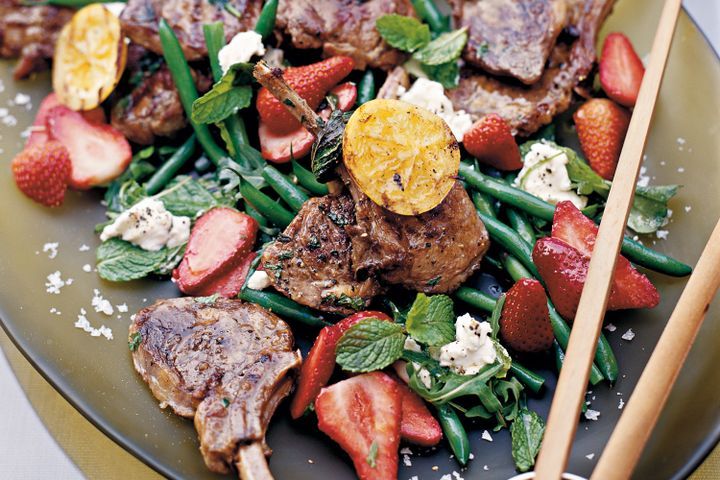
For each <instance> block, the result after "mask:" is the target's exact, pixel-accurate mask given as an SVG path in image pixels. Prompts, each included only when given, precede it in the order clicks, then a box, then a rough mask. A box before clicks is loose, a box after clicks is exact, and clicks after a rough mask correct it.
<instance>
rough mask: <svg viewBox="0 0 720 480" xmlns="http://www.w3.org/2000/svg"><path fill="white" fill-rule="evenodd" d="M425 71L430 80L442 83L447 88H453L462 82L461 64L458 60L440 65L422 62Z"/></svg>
mask: <svg viewBox="0 0 720 480" xmlns="http://www.w3.org/2000/svg"><path fill="white" fill-rule="evenodd" d="M420 68H422V70H423V72H425V73H426V74H427V76H428V77H429V78H430V80H433V81H435V82H438V83H440V84H441V85H442V86H443V87H444V88H446V89H452V88H455V87H457V86H458V83H460V66H459V65H458V62H457V60H451V61H449V62H447V63H441V64H440V65H425V64H420Z"/></svg>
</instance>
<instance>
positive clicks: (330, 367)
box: [290, 311, 392, 418]
mask: <svg viewBox="0 0 720 480" xmlns="http://www.w3.org/2000/svg"><path fill="white" fill-rule="evenodd" d="M366 318H377V319H379V320H386V321H388V322H392V319H391V318H390V317H388V316H387V315H385V314H384V313H382V312H375V311H364V312H358V313H355V314H353V315H350V316H349V317H346V318H344V319H342V320H341V321H340V322H338V323H336V324H335V325H332V326H329V327H325V328H323V329H322V330H320V334H319V335H318V336H317V338H316V339H315V343H313V346H312V348H311V349H310V352H309V353H308V355H307V358H306V359H305V361H304V362H303V364H302V367H301V368H300V375H299V376H298V382H297V390H296V391H295V396H294V397H293V399H292V403H291V404H290V414H291V415H292V417H293V418H300V417H301V416H302V415H303V413H305V410H306V409H307V407H308V406H310V404H312V403H313V402H314V401H315V399H316V398H317V396H318V394H319V393H320V390H321V389H322V388H323V387H324V386H325V385H327V383H328V382H329V381H330V377H332V374H333V371H334V370H335V347H336V346H337V342H338V341H339V340H340V337H342V334H343V333H345V332H346V331H347V329H348V328H350V327H352V326H353V325H355V324H356V323H358V322H359V321H360V320H364V319H366Z"/></svg>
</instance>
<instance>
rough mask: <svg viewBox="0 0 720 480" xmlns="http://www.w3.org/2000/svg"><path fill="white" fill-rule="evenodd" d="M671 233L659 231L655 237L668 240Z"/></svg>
mask: <svg viewBox="0 0 720 480" xmlns="http://www.w3.org/2000/svg"><path fill="white" fill-rule="evenodd" d="M669 233H670V232H669V231H667V230H658V231H657V232H655V236H656V237H657V238H659V239H660V240H667V238H668V234H669Z"/></svg>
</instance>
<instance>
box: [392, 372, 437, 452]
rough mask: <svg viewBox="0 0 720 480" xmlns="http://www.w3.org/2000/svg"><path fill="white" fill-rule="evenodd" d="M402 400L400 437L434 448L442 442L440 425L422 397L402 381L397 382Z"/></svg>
mask: <svg viewBox="0 0 720 480" xmlns="http://www.w3.org/2000/svg"><path fill="white" fill-rule="evenodd" d="M397 383H398V388H399V389H400V398H401V400H402V421H401V422H400V437H401V438H402V439H403V440H405V441H408V442H410V443H414V444H415V445H420V446H423V447H433V446H435V445H437V444H438V443H440V440H442V436H443V434H442V428H441V427H440V423H439V422H438V421H437V419H436V418H435V417H433V415H432V413H430V410H428V408H427V406H426V405H425V402H424V401H423V399H422V398H420V396H419V395H418V394H417V393H415V392H413V391H412V390H411V389H410V387H408V386H407V385H405V384H404V383H403V382H402V381H401V380H398V381H397Z"/></svg>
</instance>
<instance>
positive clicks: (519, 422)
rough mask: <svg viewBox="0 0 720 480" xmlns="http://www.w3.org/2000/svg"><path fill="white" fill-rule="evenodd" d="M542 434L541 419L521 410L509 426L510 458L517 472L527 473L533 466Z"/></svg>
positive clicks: (536, 415)
mask: <svg viewBox="0 0 720 480" xmlns="http://www.w3.org/2000/svg"><path fill="white" fill-rule="evenodd" d="M544 432H545V422H544V421H543V419H542V418H540V416H539V415H538V414H537V413H535V412H533V411H531V410H528V409H527V408H521V409H520V412H519V414H518V417H517V418H516V419H515V421H514V422H513V423H512V425H511V426H510V437H511V438H512V456H513V460H515V466H516V467H517V469H518V470H519V471H521V472H527V471H528V470H530V469H531V468H532V466H533V465H535V457H536V456H537V454H538V452H539V451H540V442H541V441H542V436H543V433H544Z"/></svg>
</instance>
